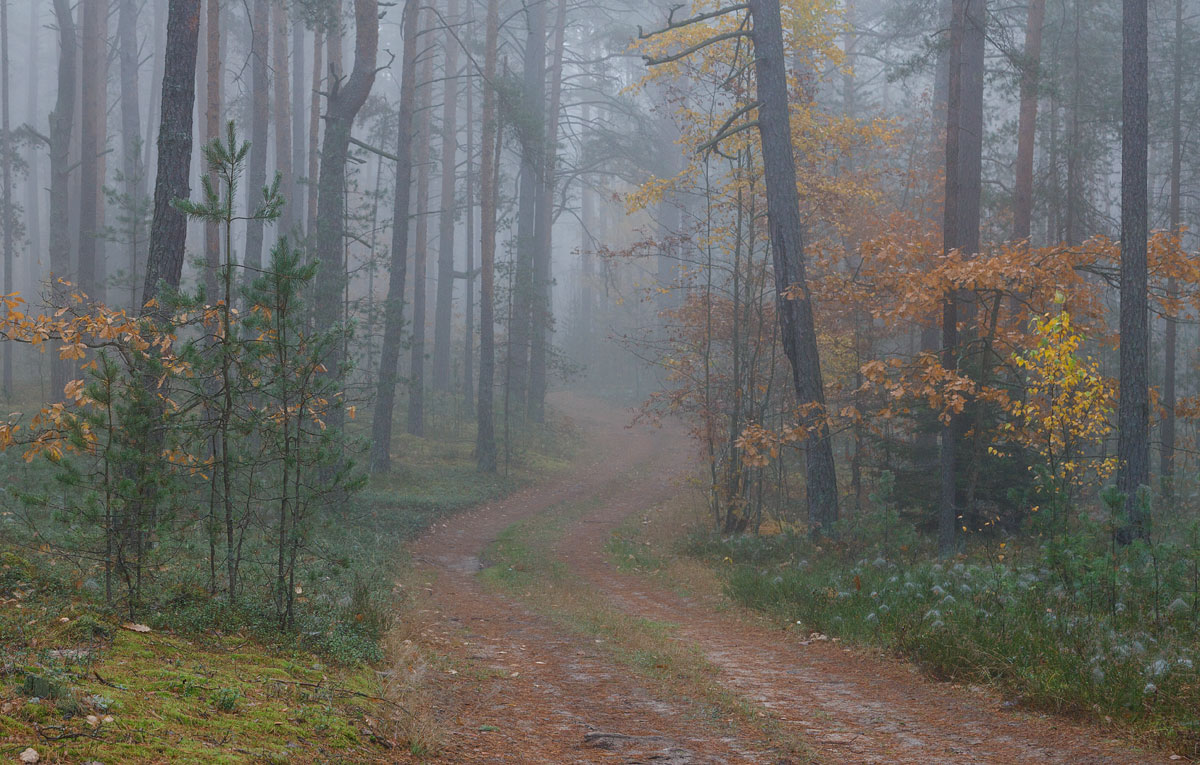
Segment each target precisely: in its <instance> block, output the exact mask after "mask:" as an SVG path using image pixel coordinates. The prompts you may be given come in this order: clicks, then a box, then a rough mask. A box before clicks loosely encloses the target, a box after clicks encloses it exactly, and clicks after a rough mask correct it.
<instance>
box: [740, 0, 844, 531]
mask: <svg viewBox="0 0 1200 765" xmlns="http://www.w3.org/2000/svg"><path fill="white" fill-rule="evenodd" d="M748 5H749V6H750V13H751V14H752V15H753V17H754V29H753V32H752V39H753V42H754V71H755V81H756V83H757V90H758V99H759V101H760V102H761V104H762V105H761V106H760V107H759V117H758V133H759V136H760V138H761V140H762V152H763V167H764V177H765V181H766V194H767V221H768V226H769V229H770V238H771V262H772V265H773V267H774V270H775V289H776V302H777V306H778V312H779V324H780V336H781V339H782V341H783V347H784V351H785V353H786V354H787V357H788V361H790V362H791V366H792V384H793V386H794V388H795V392H796V400H797V403H798V404H799V406H800V408H801V410H802V412H801V417H802V421H803V424H805V425H807V426H808V428H809V436H808V438H807V439H806V440H805V463H806V464H805V467H806V470H807V477H808V486H807V488H808V519H809V524H810V527H811V529H812V532H813V533H814V534H821V533H825V531H826V530H828V529H829V527H830V526H831V525H832V524H833V523H835V522H836V521H837V518H838V493H837V474H836V472H835V467H834V462H833V443H832V440H831V435H830V432H829V425H828V422H827V419H826V412H825V387H824V382H823V381H822V379H821V362H820V357H819V354H818V351H817V332H816V325H815V321H814V318H813V307H812V296H811V294H810V293H809V289H808V280H807V277H806V275H805V265H804V224H803V222H802V220H801V218H800V200H799V196H798V193H797V190H796V160H795V156H794V155H793V154H792V134H791V120H790V117H789V110H788V84H787V72H786V68H785V59H784V47H783V29H782V26H781V23H780V17H779V2H778V0H749V3H748Z"/></svg>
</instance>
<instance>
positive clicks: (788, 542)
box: [690, 534, 1200, 754]
mask: <svg viewBox="0 0 1200 765" xmlns="http://www.w3.org/2000/svg"><path fill="white" fill-rule="evenodd" d="M857 541H861V540H856V542H857ZM690 551H691V553H692V554H694V555H696V556H698V557H700V558H702V559H704V560H706V561H708V562H709V563H710V565H711V566H712V567H713V569H714V570H717V571H719V572H721V576H722V577H723V580H724V585H725V590H726V592H727V594H728V595H729V596H730V597H731V598H732V599H733V600H734V601H736V602H738V603H742V604H744V605H747V606H750V607H752V608H756V609H759V610H762V611H765V612H767V613H769V614H772V615H774V616H775V617H777V618H779V619H780V620H781V621H783V622H785V623H787V624H790V625H795V626H798V627H799V628H802V629H804V630H813V631H818V632H822V633H825V634H828V635H832V636H838V637H842V638H846V639H849V640H852V641H855V642H858V643H861V644H867V645H875V646H881V647H883V648H885V649H888V650H892V651H896V652H898V653H900V654H902V655H904V656H907V657H909V658H911V659H913V660H915V661H916V662H917V663H918V664H920V665H921V666H922V667H923V668H924V669H925V670H927V671H928V672H929V673H930V674H932V675H934V676H935V677H938V678H942V679H949V680H956V681H969V682H979V683H986V684H991V685H995V686H998V687H1000V688H1002V689H1004V690H1005V691H1006V692H1007V693H1008V694H1009V695H1010V696H1011V697H1015V698H1017V699H1019V701H1020V702H1021V703H1022V705H1025V706H1028V707H1032V708H1037V709H1044V710H1050V711H1055V712H1060V713H1072V714H1079V715H1082V716H1088V717H1092V718H1095V719H1099V720H1101V721H1104V720H1105V719H1106V718H1109V719H1112V720H1115V721H1117V722H1118V723H1119V724H1121V725H1122V726H1124V727H1125V728H1126V730H1127V731H1129V732H1132V733H1134V734H1135V735H1145V736H1147V737H1149V738H1150V739H1152V740H1154V741H1155V742H1156V743H1158V744H1162V745H1167V746H1172V747H1175V748H1177V749H1179V750H1182V751H1186V752H1188V753H1190V754H1196V753H1200V672H1198V671H1197V662H1200V642H1198V640H1197V636H1198V632H1197V617H1196V611H1195V608H1194V605H1193V604H1194V602H1195V600H1194V599H1195V592H1194V591H1191V590H1189V587H1188V584H1187V581H1186V578H1185V577H1183V576H1181V574H1182V573H1184V572H1185V570H1186V568H1187V566H1186V564H1187V560H1186V559H1184V560H1179V559H1173V560H1171V561H1170V562H1169V563H1167V562H1164V561H1162V560H1161V559H1160V560H1159V561H1158V563H1157V564H1156V563H1155V562H1154V560H1153V558H1152V556H1151V552H1150V551H1149V550H1147V549H1141V550H1139V549H1136V548H1130V549H1128V550H1123V551H1119V553H1118V557H1117V558H1115V559H1110V558H1109V557H1106V556H1105V555H1104V551H1103V549H1102V548H1101V549H1098V550H1097V549H1093V548H1092V546H1091V545H1089V544H1087V543H1082V542H1079V541H1076V542H1073V543H1068V544H1065V545H1058V546H1055V545H1047V546H1045V547H1042V546H1039V545H1037V544H1032V543H1031V544H1029V545H1028V546H1027V547H1026V548H1025V549H1024V550H1021V551H1014V550H1013V549H1012V547H1011V545H1006V546H1005V547H1003V548H1001V547H999V544H998V543H993V544H992V545H991V548H990V549H987V548H982V549H979V550H977V551H975V552H974V553H972V554H971V555H969V556H961V557H960V558H958V559H955V560H951V561H948V562H946V563H939V562H936V561H935V560H928V559H925V560H922V559H913V560H906V559H903V558H902V557H899V556H897V557H885V556H883V555H880V554H869V555H868V554H863V555H862V557H857V556H852V557H847V556H846V554H845V550H844V549H842V550H839V549H838V547H837V546H836V545H826V547H825V548H824V549H823V548H821V547H818V546H816V545H814V544H813V543H812V542H810V541H809V540H807V539H803V538H799V537H792V536H788V535H782V536H777V537H771V538H757V537H753V536H739V537H732V538H717V537H713V536H709V535H703V534H702V535H699V536H697V537H695V538H694V539H693V540H692V544H691V547H690ZM859 552H860V553H861V552H862V551H861V550H860V551H859ZM1162 552H1163V551H1162V550H1161V549H1160V550H1159V551H1158V554H1159V555H1161V554H1162Z"/></svg>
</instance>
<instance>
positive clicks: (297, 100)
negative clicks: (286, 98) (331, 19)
mask: <svg viewBox="0 0 1200 765" xmlns="http://www.w3.org/2000/svg"><path fill="white" fill-rule="evenodd" d="M307 92H308V91H307V90H305V81H304V25H303V24H301V23H299V22H298V21H293V22H292V117H291V118H292V188H291V189H289V190H288V203H289V204H291V205H292V208H293V209H292V228H293V230H298V229H300V228H301V227H302V226H303V225H304V223H305V220H306V219H305V218H304V215H303V213H304V210H305V209H307V208H306V206H305V202H304V186H303V183H302V180H301V176H302V175H303V174H304V171H305V162H306V154H305V151H304V149H305V146H306V144H305V135H304V123H305V111H304V104H305V100H304V96H305V94H306V93H307Z"/></svg>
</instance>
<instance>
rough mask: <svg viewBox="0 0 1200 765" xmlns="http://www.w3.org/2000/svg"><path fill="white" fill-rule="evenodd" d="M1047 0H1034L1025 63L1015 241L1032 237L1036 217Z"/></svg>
mask: <svg viewBox="0 0 1200 765" xmlns="http://www.w3.org/2000/svg"><path fill="white" fill-rule="evenodd" d="M1045 17H1046V0H1030V3H1029V19H1028V22H1027V23H1026V25H1025V58H1024V60H1023V61H1022V62H1021V107H1020V114H1019V117H1018V124H1017V166H1016V180H1015V183H1014V186H1013V189H1014V194H1013V197H1014V198H1013V240H1014V241H1018V242H1019V241H1022V240H1025V239H1028V238H1029V228H1030V221H1031V220H1032V218H1033V149H1034V138H1035V135H1036V130H1037V111H1038V83H1039V81H1040V69H1041V65H1042V23H1043V21H1044V20H1045Z"/></svg>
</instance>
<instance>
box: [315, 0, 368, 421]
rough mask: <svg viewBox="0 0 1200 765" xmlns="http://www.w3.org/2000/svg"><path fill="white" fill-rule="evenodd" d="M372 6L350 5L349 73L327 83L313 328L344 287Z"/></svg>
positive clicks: (359, 0)
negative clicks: (349, 170)
mask: <svg viewBox="0 0 1200 765" xmlns="http://www.w3.org/2000/svg"><path fill="white" fill-rule="evenodd" d="M378 13H379V3H378V0H354V27H355V43H354V68H353V70H352V71H351V72H350V77H349V78H347V79H346V80H345V81H342V80H341V79H340V78H331V82H330V84H329V96H328V104H327V106H326V110H325V139H324V141H322V143H321V170H320V179H319V180H318V182H317V195H318V200H317V232H316V233H317V235H316V252H317V257H318V258H319V259H320V262H321V278H320V279H319V280H318V281H317V290H316V292H317V295H316V297H317V306H316V316H315V318H316V325H317V327H318V328H319V329H322V330H329V329H332V328H333V327H334V326H336V325H337V324H338V322H339V320H340V319H341V316H342V295H343V292H344V291H345V287H346V263H345V251H344V249H343V247H342V238H343V237H344V236H345V229H344V226H345V222H344V218H345V213H346V157H347V155H348V153H349V150H350V134H351V130H352V128H353V126H354V118H355V117H356V116H357V115H358V111H359V109H361V108H362V105H363V104H364V103H365V102H366V100H367V96H368V95H370V93H371V87H372V85H374V83H375V60H376V55H377V53H378V50H379V19H378ZM343 361H344V359H343V355H342V344H341V343H337V344H335V346H334V348H333V349H332V350H331V351H330V353H329V359H328V360H327V361H326V362H325V366H326V367H327V368H328V369H329V370H330V372H331V373H334V374H336V373H337V370H338V369H339V368H340V367H341V365H342V363H343ZM343 421H344V412H343V410H342V407H341V406H338V405H337V404H334V405H332V406H331V407H330V409H329V411H328V412H327V419H326V423H327V425H328V426H329V427H330V428H333V429H334V430H335V431H337V430H340V429H341V426H342V423H343Z"/></svg>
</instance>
